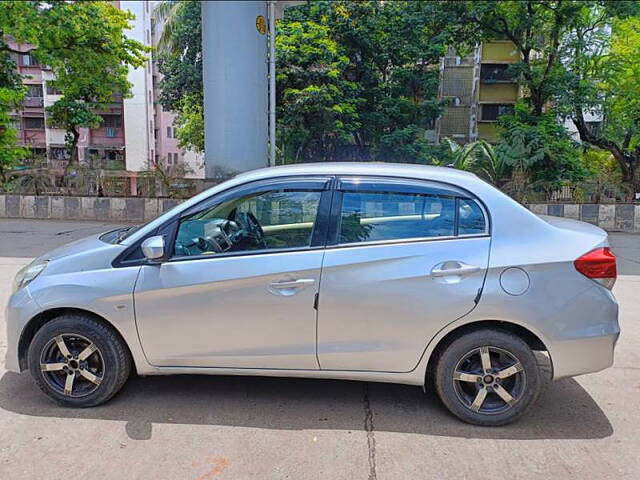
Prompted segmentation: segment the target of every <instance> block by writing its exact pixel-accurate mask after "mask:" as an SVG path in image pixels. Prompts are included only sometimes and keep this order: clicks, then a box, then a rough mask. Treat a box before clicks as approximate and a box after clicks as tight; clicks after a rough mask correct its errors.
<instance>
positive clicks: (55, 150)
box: [49, 147, 71, 160]
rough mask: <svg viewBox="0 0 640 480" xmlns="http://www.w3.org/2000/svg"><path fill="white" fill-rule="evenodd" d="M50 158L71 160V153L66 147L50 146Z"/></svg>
mask: <svg viewBox="0 0 640 480" xmlns="http://www.w3.org/2000/svg"><path fill="white" fill-rule="evenodd" d="M49 158H50V159H51V160H70V159H71V153H69V150H68V149H66V148H64V147H49Z"/></svg>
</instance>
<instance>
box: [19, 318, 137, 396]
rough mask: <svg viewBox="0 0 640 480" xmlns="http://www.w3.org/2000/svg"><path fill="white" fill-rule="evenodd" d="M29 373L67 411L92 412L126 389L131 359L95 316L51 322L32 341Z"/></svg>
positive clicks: (112, 333) (120, 340)
mask: <svg viewBox="0 0 640 480" xmlns="http://www.w3.org/2000/svg"><path fill="white" fill-rule="evenodd" d="M28 362H29V370H30V372H31V376H32V377H33V379H34V380H35V382H36V384H37V385H38V387H40V389H41V390H42V391H43V392H44V393H46V394H47V395H48V396H49V397H50V398H52V399H53V400H55V401H56V402H58V403H59V404H60V405H63V406H65V407H93V406H96V405H100V404H101V403H104V402H106V401H107V400H109V399H110V398H111V397H113V396H114V395H115V394H116V393H118V391H119V390H120V389H121V388H122V386H123V385H124V383H125V382H126V380H127V378H128V377H129V373H130V371H131V357H130V355H129V351H128V349H127V347H126V345H125V344H124V342H123V341H122V339H121V338H120V336H119V335H118V334H117V333H116V332H115V331H114V330H113V329H112V328H111V327H109V326H107V325H105V324H103V323H101V322H99V321H97V320H96V319H94V318H91V317H90V316H84V315H79V314H66V315H62V316H60V317H57V318H55V319H53V320H51V321H50V322H47V323H46V324H45V325H44V326H43V327H42V328H41V329H40V330H38V331H37V332H36V334H35V336H34V338H33V340H32V341H31V345H30V346H29V352H28Z"/></svg>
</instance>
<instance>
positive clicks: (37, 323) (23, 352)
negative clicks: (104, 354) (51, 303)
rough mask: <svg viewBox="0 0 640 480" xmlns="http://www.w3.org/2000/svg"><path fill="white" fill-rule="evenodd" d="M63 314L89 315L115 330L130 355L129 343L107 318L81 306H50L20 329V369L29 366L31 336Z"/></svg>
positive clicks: (133, 364)
mask: <svg viewBox="0 0 640 480" xmlns="http://www.w3.org/2000/svg"><path fill="white" fill-rule="evenodd" d="M65 314H76V315H83V316H87V317H91V318H93V319H94V320H96V321H98V322H100V323H102V324H104V325H106V326H107V327H109V328H111V329H112V330H113V331H114V332H115V334H116V335H118V337H120V340H121V341H122V343H123V344H124V345H125V346H126V349H127V352H128V353H129V356H132V352H131V349H130V347H129V344H128V343H127V341H126V340H125V339H124V337H123V336H122V334H121V333H120V331H119V330H118V329H117V328H116V327H115V325H113V323H111V322H110V321H109V320H107V319H106V318H104V317H103V316H101V315H98V314H97V313H95V312H92V311H90V310H86V309H83V308H77V307H58V308H51V309H48V310H44V311H42V312H40V313H38V314H37V315H35V316H34V317H33V318H31V320H29V321H28V322H27V324H26V325H25V326H24V328H23V329H22V332H21V333H20V339H19V340H18V362H19V365H20V370H21V371H24V370H27V369H28V368H29V367H28V365H27V354H28V352H29V345H31V342H32V340H33V337H34V336H35V335H36V333H37V332H38V330H40V329H41V328H42V327H43V326H44V325H46V324H47V323H49V322H50V321H51V320H53V319H55V318H58V317H60V316H61V315H65ZM132 366H133V368H135V362H132Z"/></svg>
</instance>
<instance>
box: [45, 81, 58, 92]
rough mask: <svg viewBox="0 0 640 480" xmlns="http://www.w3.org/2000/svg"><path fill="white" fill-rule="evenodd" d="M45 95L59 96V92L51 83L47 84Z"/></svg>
mask: <svg viewBox="0 0 640 480" xmlns="http://www.w3.org/2000/svg"><path fill="white" fill-rule="evenodd" d="M47 95H60V90H58V89H57V88H56V87H55V86H54V85H53V84H51V82H47Z"/></svg>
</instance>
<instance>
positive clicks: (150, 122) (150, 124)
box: [149, 120, 153, 133]
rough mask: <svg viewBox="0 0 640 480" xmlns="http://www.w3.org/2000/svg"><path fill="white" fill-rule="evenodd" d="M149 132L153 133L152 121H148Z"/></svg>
mask: <svg viewBox="0 0 640 480" xmlns="http://www.w3.org/2000/svg"><path fill="white" fill-rule="evenodd" d="M149 132H151V133H153V120H149Z"/></svg>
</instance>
